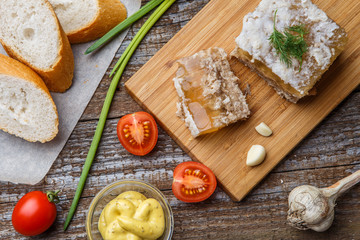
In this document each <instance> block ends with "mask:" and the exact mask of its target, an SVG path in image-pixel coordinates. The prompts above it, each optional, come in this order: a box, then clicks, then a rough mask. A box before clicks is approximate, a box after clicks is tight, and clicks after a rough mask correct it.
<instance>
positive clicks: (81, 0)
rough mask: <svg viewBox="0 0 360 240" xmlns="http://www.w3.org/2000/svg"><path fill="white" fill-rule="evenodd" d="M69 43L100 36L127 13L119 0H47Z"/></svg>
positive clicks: (87, 40)
mask: <svg viewBox="0 0 360 240" xmlns="http://www.w3.org/2000/svg"><path fill="white" fill-rule="evenodd" d="M49 2H50V3H51V5H52V6H53V8H54V10H55V13H56V15H57V16H58V18H59V21H60V23H61V25H62V27H63V29H64V31H65V33H66V35H67V36H68V38H69V40H70V42H71V43H82V42H89V41H91V40H95V39H97V38H99V37H102V36H103V35H104V34H105V33H107V32H108V31H109V30H111V29H112V28H113V27H115V26H116V25H117V24H119V23H120V22H122V21H123V20H124V19H125V18H126V15H127V12H126V8H125V6H124V4H122V3H121V2H120V0H49Z"/></svg>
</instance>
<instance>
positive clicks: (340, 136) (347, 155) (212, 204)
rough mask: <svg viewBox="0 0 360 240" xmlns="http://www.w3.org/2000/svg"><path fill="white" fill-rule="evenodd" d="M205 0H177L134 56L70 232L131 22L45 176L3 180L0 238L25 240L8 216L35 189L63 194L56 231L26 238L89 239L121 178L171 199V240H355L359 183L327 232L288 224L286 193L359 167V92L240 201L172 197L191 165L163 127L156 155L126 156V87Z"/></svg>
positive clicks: (130, 105) (132, 106) (129, 107)
mask: <svg viewBox="0 0 360 240" xmlns="http://www.w3.org/2000/svg"><path fill="white" fill-rule="evenodd" d="M207 2H208V0H192V1H186V0H178V1H177V4H176V5H174V6H173V7H172V8H171V9H170V11H169V12H167V13H166V14H165V16H164V18H163V19H161V21H160V22H159V23H158V24H156V25H155V27H154V28H153V29H152V30H151V32H150V34H149V35H148V37H146V38H145V39H144V41H143V43H142V44H141V45H140V48H139V49H138V50H137V51H136V53H135V55H134V57H133V58H132V59H131V61H130V64H129V66H128V68H127V69H126V71H125V74H124V78H123V79H122V81H121V83H122V84H121V85H120V86H119V90H118V91H117V93H116V96H115V101H114V103H113V106H112V109H111V112H110V119H109V120H108V121H107V124H106V128H105V132H104V136H103V138H102V141H101V143H100V148H99V150H98V153H97V157H96V160H95V162H94V166H93V168H92V170H91V173H90V176H89V179H88V181H87V184H86V188H85V191H84V193H83V196H82V198H81V200H80V204H79V207H78V210H77V212H76V214H75V217H74V220H73V222H72V223H71V225H70V228H69V229H68V231H67V232H63V230H62V226H63V223H64V219H65V217H66V214H67V212H68V210H69V207H70V203H71V200H72V197H73V195H74V192H75V189H76V186H77V183H78V180H79V177H80V173H81V169H82V165H83V162H84V159H85V157H86V154H87V151H88V149H89V146H90V143H91V140H92V137H93V134H94V130H95V127H96V124H97V118H98V116H99V113H100V111H101V106H102V103H103V99H104V98H105V95H106V91H107V87H108V85H109V83H110V79H109V78H108V74H109V72H110V70H111V68H112V66H114V64H115V62H116V59H117V58H119V57H120V53H121V52H122V51H124V49H125V46H127V44H128V43H129V42H130V40H131V38H132V36H134V35H135V33H136V32H137V30H138V29H139V28H140V26H141V23H143V22H144V20H142V21H141V22H139V23H137V24H135V25H134V27H133V28H132V29H131V31H130V32H129V35H128V37H127V39H126V42H125V44H124V45H123V46H122V47H121V48H120V49H119V51H118V54H117V58H116V59H115V60H114V61H113V63H112V64H111V67H110V68H109V70H108V72H107V74H106V76H105V77H104V79H103V80H102V82H101V84H100V86H99V88H98V90H97V92H96V93H95V95H94V97H93V99H92V101H91V102H90V104H89V106H88V108H87V109H86V111H85V113H84V115H83V117H82V119H81V121H80V122H79V123H78V125H77V126H76V128H75V130H74V132H73V133H72V135H71V137H70V139H69V141H68V142H67V144H66V146H65V148H64V150H63V151H62V152H61V154H60V156H59V158H58V159H57V160H56V161H55V163H54V165H53V166H52V168H51V169H50V172H49V174H48V175H47V177H46V178H45V179H44V180H43V181H42V182H40V183H39V184H37V185H35V186H28V185H23V184H19V185H16V184H11V183H3V182H1V183H0V239H27V238H25V237H22V236H20V235H19V234H17V233H15V231H14V230H13V228H12V225H11V213H12V210H13V207H14V206H15V203H16V202H17V201H18V199H20V197H21V196H23V195H24V194H25V193H27V192H29V191H32V190H42V191H46V190H51V189H61V190H62V194H61V200H62V202H61V203H60V204H59V205H58V217H57V220H56V223H55V224H54V226H52V227H51V228H50V230H49V231H47V232H46V233H44V234H42V235H40V236H39V237H35V238H31V239H86V233H85V218H86V212H87V208H88V206H89V204H90V202H91V200H92V198H93V196H94V195H95V194H96V193H97V192H98V191H99V190H100V189H101V188H102V187H103V186H105V185H106V184H108V183H110V182H113V181H115V180H117V179H121V178H138V179H142V180H145V181H147V182H149V183H151V184H154V185H155V186H157V187H158V188H160V189H161V190H162V192H163V193H164V194H165V195H166V197H167V199H168V200H169V202H170V204H171V206H172V208H173V211H174V217H175V231H174V237H173V239H175V240H176V239H325V240H328V239H359V236H360V228H359V227H358V226H359V224H360V205H359V204H360V203H359V199H360V186H356V187H354V188H353V189H352V190H351V191H350V192H348V193H346V194H345V195H344V196H343V197H342V198H340V199H339V202H338V205H337V207H336V216H335V221H334V225H333V226H332V227H331V229H330V230H329V231H328V232H325V233H321V234H320V233H314V232H312V231H309V232H301V231H297V230H295V229H292V228H290V227H289V226H287V225H286V223H285V219H286V211H287V196H288V193H289V192H290V191H291V189H293V188H294V187H296V186H298V185H301V184H313V185H316V186H319V187H324V186H327V185H330V184H332V183H334V182H335V181H337V180H339V179H340V178H342V177H345V176H346V175H348V174H350V172H353V171H355V170H359V169H360V159H359V156H360V148H359V146H360V144H359V143H360V126H359V125H360V106H359V102H360V91H359V90H360V89H359V88H358V89H357V90H356V91H355V92H353V93H352V94H351V95H350V96H349V97H348V98H347V99H346V100H345V101H344V102H343V103H342V104H340V106H339V107H337V108H336V109H335V110H334V111H333V112H332V113H331V114H330V115H329V116H328V117H327V118H326V119H325V120H324V121H323V122H322V123H321V124H320V125H319V126H318V127H317V128H316V129H315V130H314V131H313V132H312V133H311V134H310V135H309V136H308V137H307V138H306V139H305V140H304V141H302V142H301V143H300V144H299V145H298V147H296V148H295V149H294V150H293V151H292V152H291V153H290V154H289V155H288V156H287V157H286V158H285V159H284V160H283V161H282V162H281V163H280V164H279V165H278V166H277V167H276V168H275V169H274V170H273V171H272V172H271V173H270V174H269V175H268V176H267V177H266V178H265V179H264V180H263V181H262V182H261V183H260V184H259V185H258V186H257V187H256V188H255V189H254V190H253V191H252V192H251V193H250V194H249V195H248V196H247V197H246V198H245V199H244V200H243V201H242V202H240V203H235V202H232V201H231V200H230V198H229V197H228V196H227V195H226V194H225V193H224V192H223V191H222V190H221V189H220V188H218V189H217V190H216V192H215V194H214V195H213V196H212V197H211V198H210V199H209V200H207V201H205V202H203V203H199V204H185V203H182V202H180V201H178V200H177V199H176V198H175V197H174V195H173V194H172V192H171V190H170V188H171V181H172V172H173V169H174V168H175V166H176V165H177V164H179V163H181V162H183V161H189V160H190V157H189V156H188V155H186V154H185V153H184V152H183V151H182V150H181V149H180V148H179V147H178V146H177V145H176V143H175V142H174V141H173V140H172V139H171V138H170V137H169V136H168V135H166V134H165V132H164V131H163V130H161V129H160V133H159V141H158V144H157V146H156V148H155V150H154V151H153V152H152V153H151V154H150V155H148V156H146V157H134V156H132V155H130V154H129V153H127V152H126V151H125V150H124V149H123V148H122V147H121V145H120V144H119V142H118V140H117V137H116V130H115V127H116V124H117V121H118V119H119V118H120V117H121V116H123V115H124V114H127V113H131V112H134V111H139V110H141V108H140V107H139V106H138V105H137V104H136V103H135V102H134V101H133V100H132V99H131V97H129V96H128V94H127V93H126V91H125V89H124V88H123V83H124V82H125V81H126V80H127V79H129V78H130V77H131V76H132V75H133V74H134V73H135V72H136V71H137V70H138V69H139V68H140V67H141V66H142V65H143V64H144V63H145V62H146V61H147V60H149V59H150V57H151V56H152V55H153V54H154V53H155V52H157V51H158V50H159V49H160V48H161V46H163V45H164V44H165V43H166V42H167V41H168V40H169V39H170V38H171V37H172V36H173V35H174V34H175V33H176V32H177V31H178V30H180V28H181V27H183V26H184V25H185V24H186V23H187V22H188V21H189V20H190V19H191V18H192V16H194V15H195V14H196V13H197V12H198V11H199V10H200V9H201V8H202V7H203V6H204V5H205V4H206V3H207Z"/></svg>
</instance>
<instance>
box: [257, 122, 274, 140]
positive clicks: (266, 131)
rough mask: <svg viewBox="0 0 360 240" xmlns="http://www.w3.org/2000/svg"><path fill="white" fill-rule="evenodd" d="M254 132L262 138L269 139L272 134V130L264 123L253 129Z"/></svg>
mask: <svg viewBox="0 0 360 240" xmlns="http://www.w3.org/2000/svg"><path fill="white" fill-rule="evenodd" d="M255 130H256V131H257V132H258V133H259V134H260V135H262V136H264V137H269V136H270V135H271V134H272V130H271V129H270V128H269V126H268V125H266V124H265V123H264V122H261V123H260V124H259V125H257V126H256V127H255Z"/></svg>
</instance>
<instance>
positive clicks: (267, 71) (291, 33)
mask: <svg viewBox="0 0 360 240" xmlns="http://www.w3.org/2000/svg"><path fill="white" fill-rule="evenodd" d="M346 42H347V35H346V32H345V30H344V29H343V28H341V27H340V26H339V25H337V24H336V23H335V22H334V21H333V20H331V19H330V18H329V17H328V16H327V15H326V13H325V12H323V11H322V10H321V9H319V8H318V7H317V6H316V5H315V4H313V3H312V2H311V1H310V0H302V1H301V0H290V1H286V0H278V1H275V0H263V1H261V2H260V4H259V5H258V7H257V8H256V9H255V11H254V12H250V13H248V14H247V15H246V16H245V17H244V20H243V28H242V31H241V33H240V35H239V36H238V37H237V38H236V48H235V49H234V51H233V52H232V55H233V56H235V57H237V58H238V59H239V61H241V62H242V63H244V64H245V65H247V66H248V67H250V68H251V69H252V70H254V71H255V72H256V73H257V74H258V75H260V76H261V77H262V78H263V79H264V80H265V81H266V82H267V83H268V84H269V85H270V86H272V87H273V88H274V89H275V91H276V92H277V93H278V94H279V95H280V96H282V97H284V98H286V99H287V100H288V101H291V102H294V103H296V102H297V101H298V100H299V99H301V98H303V97H304V96H307V95H309V94H310V92H311V90H312V89H313V87H314V85H315V84H316V83H317V82H318V81H319V80H320V78H321V76H322V75H323V74H324V72H326V71H327V69H328V68H329V67H330V66H331V64H332V63H333V62H334V60H335V59H336V58H337V57H338V56H339V54H340V53H341V52H342V51H343V50H344V48H345V45H346Z"/></svg>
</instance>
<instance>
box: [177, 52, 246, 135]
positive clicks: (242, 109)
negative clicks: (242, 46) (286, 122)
mask: <svg viewBox="0 0 360 240" xmlns="http://www.w3.org/2000/svg"><path fill="white" fill-rule="evenodd" d="M178 64H179V68H178V71H177V73H176V77H175V78H174V79H173V81H174V85H175V88H176V91H177V93H178V96H179V102H178V104H177V107H178V112H177V114H178V116H179V117H180V118H182V119H183V120H184V121H185V124H186V126H187V127H188V128H189V130H190V132H191V134H192V136H193V137H197V136H199V135H202V134H206V133H211V132H214V131H217V130H219V129H220V128H223V127H225V126H227V125H229V124H231V123H234V122H236V121H238V120H241V119H245V118H247V117H248V116H249V115H250V111H249V107H248V105H247V103H246V99H245V96H244V95H243V93H242V92H241V90H240V88H239V86H238V81H239V79H238V78H237V77H236V76H235V75H234V73H233V72H232V71H231V68H230V64H229V62H228V60H227V54H226V52H225V50H224V49H222V48H217V47H214V48H209V49H207V50H203V51H200V52H198V53H195V54H194V55H192V56H189V57H184V58H182V59H180V60H178Z"/></svg>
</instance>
